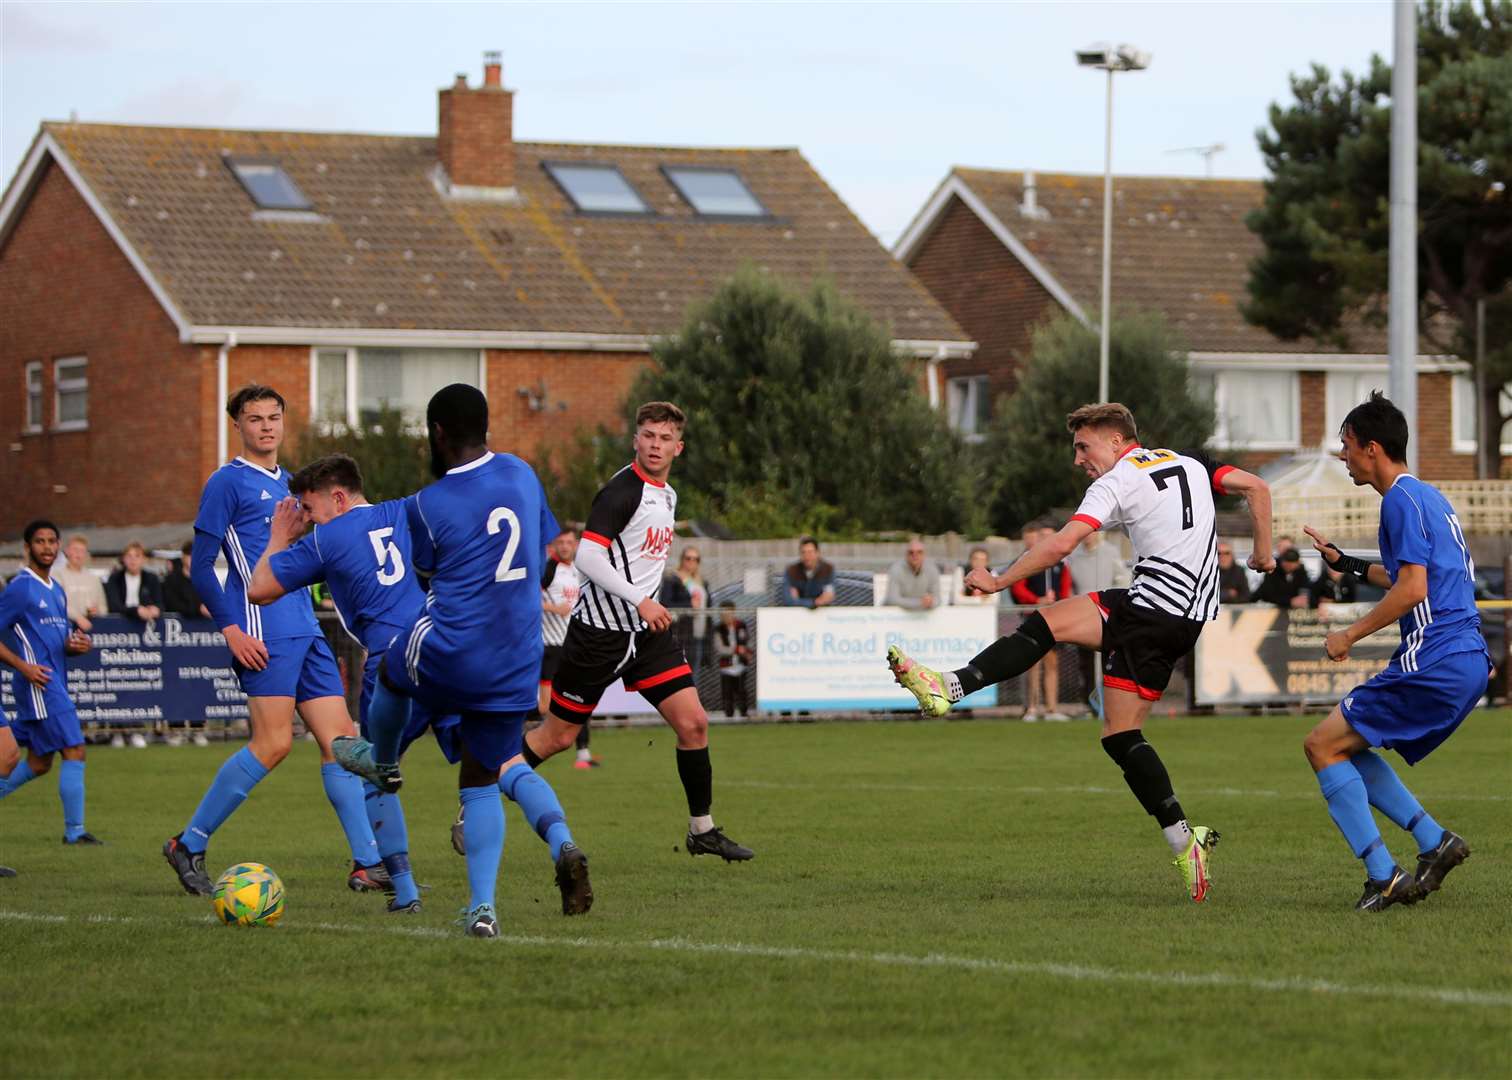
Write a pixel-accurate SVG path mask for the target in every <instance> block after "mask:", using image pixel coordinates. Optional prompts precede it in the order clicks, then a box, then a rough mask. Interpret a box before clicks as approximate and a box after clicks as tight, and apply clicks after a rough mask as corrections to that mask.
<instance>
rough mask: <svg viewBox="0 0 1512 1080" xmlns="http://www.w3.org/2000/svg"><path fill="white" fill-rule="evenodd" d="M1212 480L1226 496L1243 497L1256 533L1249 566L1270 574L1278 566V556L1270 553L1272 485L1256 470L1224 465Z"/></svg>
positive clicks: (1253, 530)
mask: <svg viewBox="0 0 1512 1080" xmlns="http://www.w3.org/2000/svg"><path fill="white" fill-rule="evenodd" d="M1213 483H1214V484H1215V485H1216V486H1217V487H1219V488H1220V489H1221V490H1222V491H1223V493H1224V494H1225V495H1242V496H1244V505H1245V507H1246V508H1247V509H1248V510H1249V516H1250V530H1251V533H1252V534H1253V536H1254V548H1253V550H1252V551H1251V552H1250V557H1249V568H1250V569H1251V570H1257V571H1259V572H1260V573H1262V574H1268V573H1270V572H1271V571H1272V570H1274V569H1275V568H1276V559H1275V556H1274V555H1272V554H1271V493H1270V485H1269V484H1267V483H1266V482H1265V481H1264V480H1262V479H1260V478H1259V477H1258V476H1256V475H1255V474H1254V473H1249V472H1245V471H1244V470H1243V469H1236V468H1234V467H1233V466H1232V465H1229V466H1225V467H1224V468H1223V469H1222V470H1220V472H1219V473H1218V474H1217V476H1216V477H1215V478H1214V480H1213Z"/></svg>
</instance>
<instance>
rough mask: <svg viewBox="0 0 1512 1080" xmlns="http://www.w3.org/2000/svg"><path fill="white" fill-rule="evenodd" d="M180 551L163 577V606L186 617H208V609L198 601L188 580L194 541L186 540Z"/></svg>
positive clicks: (197, 596) (197, 594)
mask: <svg viewBox="0 0 1512 1080" xmlns="http://www.w3.org/2000/svg"><path fill="white" fill-rule="evenodd" d="M180 551H181V552H182V553H183V558H181V559H177V560H175V561H174V564H173V569H172V570H171V571H170V572H169V574H168V576H167V577H165V578H164V579H163V607H164V608H165V609H167V610H168V611H172V612H174V613H175V614H178V615H183V616H185V617H186V618H190V619H208V618H209V617H210V609H209V608H207V607H205V605H204V604H203V603H202V602H201V601H200V595H199V592H198V591H196V590H195V588H194V582H192V581H190V580H189V567H190V566H191V564H192V562H193V551H194V541H192V540H186V541H185V542H184V546H183V547H182V548H181V549H180Z"/></svg>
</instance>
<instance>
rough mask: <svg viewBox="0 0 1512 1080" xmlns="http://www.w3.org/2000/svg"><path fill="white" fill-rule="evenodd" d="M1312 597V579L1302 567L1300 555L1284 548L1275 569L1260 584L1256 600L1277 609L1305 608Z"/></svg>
mask: <svg viewBox="0 0 1512 1080" xmlns="http://www.w3.org/2000/svg"><path fill="white" fill-rule="evenodd" d="M1311 595H1312V579H1311V578H1309V577H1308V576H1307V568H1306V567H1304V566H1303V565H1302V553H1301V552H1299V551H1298V550H1297V549H1296V548H1294V547H1291V548H1284V549H1282V551H1281V555H1280V557H1279V558H1278V559H1277V560H1276V568H1275V569H1274V570H1272V571H1271V572H1270V573H1269V574H1268V575H1267V576H1266V578H1265V580H1264V581H1262V582H1261V583H1260V591H1259V593H1258V594H1257V598H1258V599H1260V600H1264V601H1265V602H1266V603H1268V604H1275V605H1276V606H1277V607H1278V608H1305V607H1306V606H1307V605H1308V603H1309V600H1310V598H1311Z"/></svg>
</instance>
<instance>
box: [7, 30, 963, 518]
mask: <svg viewBox="0 0 1512 1080" xmlns="http://www.w3.org/2000/svg"><path fill="white" fill-rule="evenodd" d="M513 98H514V94H513V91H510V90H507V89H505V88H504V85H503V80H502V73H501V69H500V65H499V63H498V59H497V56H496V55H493V54H490V55H489V56H488V57H487V58H486V64H485V68H484V82H483V85H482V86H481V87H476V88H475V87H469V86H468V84H467V80H466V78H465V77H463V76H458V78H457V81H456V83H455V85H453V86H450V87H447V88H445V89H443V90H441V91H440V95H439V128H438V135H437V137H435V138H421V137H392V136H375V135H353V134H314V133H302V132H273V131H221V130H206V129H189V128H166V127H134V126H123V125H110V124H81V123H45V124H43V125H42V127H41V129H40V130H39V131H38V133H37V135H36V138H35V140H34V142H33V144H32V147H31V149H30V151H29V153H28V155H27V157H26V159H25V161H24V162H23V164H22V166H21V168H20V170H19V171H18V173H17V174H16V176H15V177H14V178H13V179H12V181H11V183H10V185H9V186H8V188H7V189H6V191H5V195H4V199H3V201H0V386H3V387H4V388H5V390H4V392H0V432H3V433H4V436H5V440H6V448H5V450H4V452H3V454H0V535H3V534H14V533H16V532H17V531H19V529H20V527H21V525H22V523H23V522H24V521H25V520H26V519H27V518H29V517H31V516H33V515H36V514H38V513H43V512H45V513H47V514H49V515H50V516H52V517H55V518H57V519H59V520H61V521H65V522H70V523H80V522H88V523H91V524H93V525H95V526H124V525H140V524H147V523H152V522H187V521H189V520H191V519H192V518H193V516H194V513H195V509H196V506H197V505H198V499H199V493H200V488H201V486H202V484H203V481H204V478H205V476H206V475H208V474H209V473H210V472H211V471H212V470H213V469H214V468H215V467H216V466H217V465H218V464H219V463H220V462H222V461H224V460H226V458H227V456H228V453H233V452H234V443H230V440H229V438H228V425H227V423H226V420H225V416H224V413H223V411H222V403H223V402H224V401H225V398H226V396H227V393H228V391H229V390H230V389H234V388H235V387H237V386H239V385H241V384H243V383H246V382H249V381H252V380H257V381H260V382H265V383H269V384H272V385H274V386H276V387H278V388H279V389H280V390H281V391H282V392H283V394H284V396H285V397H286V398H287V399H288V401H289V409H288V422H289V427H290V430H291V431H297V430H298V429H299V428H300V427H301V426H302V425H304V424H306V423H307V422H309V420H310V419H311V418H312V417H316V418H329V419H334V420H343V421H347V422H357V421H359V420H361V419H362V417H363V416H364V415H365V414H367V413H368V412H369V411H370V410H372V409H374V408H376V407H377V406H378V405H379V403H380V402H384V401H387V402H390V403H392V404H398V405H401V406H403V407H404V408H406V409H409V410H416V409H423V407H424V403H425V401H426V400H427V399H428V398H429V396H430V394H431V393H432V392H433V391H434V390H435V389H436V388H437V387H439V386H441V385H443V384H445V383H447V382H453V381H467V382H473V383H475V384H476V385H479V386H481V387H482V388H483V389H484V390H485V392H486V393H487V394H488V397H489V400H490V403H491V404H490V407H491V409H492V413H493V415H492V428H493V430H492V438H493V441H494V443H495V445H496V446H499V447H501V448H508V449H511V450H514V451H516V452H519V453H521V454H524V455H526V456H529V455H531V454H532V453H533V452H534V451H535V450H536V449H537V448H538V447H540V446H542V445H543V444H550V443H553V442H557V441H562V440H565V439H567V438H568V437H570V436H571V435H572V434H573V433H574V432H575V430H576V429H577V428H579V427H588V428H592V427H594V426H596V425H597V424H599V423H602V422H617V420H618V414H617V409H618V406H619V403H620V400H621V398H622V396H623V395H624V393H625V392H626V391H627V389H628V387H629V385H630V383H631V380H632V379H633V378H634V376H635V375H636V373H637V372H638V371H640V370H641V369H642V368H643V367H644V366H645V365H646V364H648V363H649V348H650V344H651V342H652V341H653V339H654V338H655V337H656V336H658V335H662V334H666V333H668V332H670V331H673V330H675V329H676V327H677V326H678V325H679V324H680V322H681V320H682V318H683V315H684V312H685V311H686V309H687V307H688V305H689V304H690V303H692V302H694V301H696V300H698V299H700V298H702V297H704V296H706V295H708V294H709V293H710V292H711V291H712V290H713V289H714V288H715V287H716V286H717V285H718V284H719V283H720V282H721V281H723V280H724V279H725V278H727V277H728V276H729V275H730V274H731V273H733V272H734V271H735V270H736V269H737V268H738V267H739V266H740V265H742V264H743V263H747V262H749V263H752V264H755V265H757V266H759V267H761V268H763V269H764V270H767V271H769V272H771V273H773V274H777V275H780V276H782V277H785V278H788V279H791V280H793V281H795V282H798V283H800V284H807V283H808V282H809V281H811V280H812V279H813V278H814V277H815V276H816V275H819V274H826V275H829V276H830V277H831V278H832V279H833V280H834V281H835V283H836V285H837V287H838V288H839V289H840V290H841V291H842V292H843V293H845V294H846V295H847V296H849V297H850V298H851V299H853V300H854V301H855V302H857V303H858V304H860V305H861V306H862V307H863V308H864V309H865V310H866V311H868V312H869V313H870V314H871V315H873V316H874V317H875V318H877V319H878V320H879V321H881V322H883V323H884V324H885V325H888V326H890V327H891V332H892V335H893V337H894V339H895V343H896V345H897V347H898V348H899V350H901V351H903V352H905V353H907V354H908V355H910V356H913V357H916V358H918V360H919V362H920V375H921V380H923V383H924V386H925V387H926V388H927V389H928V392H929V393H930V395H931V397H932V398H934V399H935V400H938V397H939V392H940V385H939V382H938V380H937V378H936V372H937V369H938V365H939V364H940V363H941V362H943V361H947V360H949V359H952V358H960V357H966V356H969V355H970V353H971V350H972V348H973V343H972V342H971V341H969V340H968V339H967V337H966V335H965V334H964V333H963V332H962V331H961V329H960V328H959V326H957V324H956V323H955V321H954V320H953V319H952V318H951V317H950V316H949V315H948V314H947V313H946V312H945V310H944V309H943V308H942V307H941V306H940V304H939V303H938V302H936V301H935V300H934V298H933V297H931V296H930V294H929V293H928V292H927V291H926V290H925V289H924V288H923V287H922V286H921V285H920V284H919V282H918V281H917V280H916V279H915V278H914V277H913V276H912V275H910V274H909V273H908V272H907V271H906V270H905V269H904V268H903V267H902V266H901V265H899V264H898V263H897V262H896V261H894V260H893V258H892V257H891V256H890V254H889V253H888V252H887V251H886V250H885V249H884V248H883V247H881V246H880V245H879V244H878V242H877V241H876V239H875V238H874V237H873V236H872V235H871V234H870V233H869V232H868V231H867V230H866V228H865V227H864V226H863V225H862V224H861V222H860V221H859V220H858V219H857V218H856V217H855V215H854V214H852V213H851V211H850V210H849V208H847V207H846V205H845V204H844V203H843V202H842V201H841V199H840V198H839V197H838V196H837V195H836V194H835V192H834V191H832V190H831V189H830V188H829V187H828V186H827V185H826V184H825V182H824V180H823V178H822V177H820V176H819V175H818V173H817V172H815V170H814V168H813V167H812V166H811V165H810V164H809V163H808V162H807V161H806V160H805V159H804V157H803V155H802V154H800V153H799V152H798V151H797V150H794V149H704V148H661V147H631V146H586V145H565V144H546V143H524V142H515V141H514V140H513V137H512V130H513ZM233 437H234V436H233ZM228 443H229V445H228Z"/></svg>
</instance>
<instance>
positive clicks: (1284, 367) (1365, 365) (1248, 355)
mask: <svg viewBox="0 0 1512 1080" xmlns="http://www.w3.org/2000/svg"><path fill="white" fill-rule="evenodd" d="M1187 359H1188V361H1190V363H1191V365H1192V367H1194V368H1197V369H1198V370H1200V371H1215V370H1219V369H1231V368H1244V369H1247V370H1250V371H1358V372H1376V371H1387V370H1389V369H1390V367H1391V358H1390V357H1389V356H1388V355H1387V354H1386V353H1267V352H1201V351H1195V350H1194V351H1192V352H1189V353H1187ZM1417 370H1418V373H1419V374H1423V375H1431V374H1435V373H1438V372H1445V371H1448V372H1453V373H1459V372H1464V371H1469V370H1470V365H1468V364H1466V363H1465V362H1464V361H1463V360H1460V359H1457V358H1456V357H1453V356H1445V355H1436V354H1435V355H1428V354H1420V355H1419V356H1418V358H1417Z"/></svg>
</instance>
